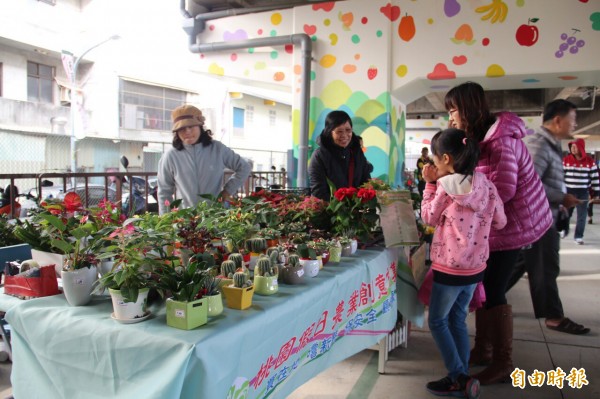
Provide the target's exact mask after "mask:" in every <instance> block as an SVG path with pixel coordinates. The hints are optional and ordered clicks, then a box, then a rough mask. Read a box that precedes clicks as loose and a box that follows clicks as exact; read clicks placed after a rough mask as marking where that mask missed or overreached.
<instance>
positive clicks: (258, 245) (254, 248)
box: [246, 237, 267, 253]
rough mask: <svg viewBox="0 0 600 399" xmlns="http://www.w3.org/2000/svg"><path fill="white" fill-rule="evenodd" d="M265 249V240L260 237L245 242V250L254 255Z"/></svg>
mask: <svg viewBox="0 0 600 399" xmlns="http://www.w3.org/2000/svg"><path fill="white" fill-rule="evenodd" d="M265 249H267V240H265V239H264V238H261V237H254V238H250V239H249V240H248V241H246V250H248V251H250V252H254V253H260V252H263V251H264V250H265Z"/></svg>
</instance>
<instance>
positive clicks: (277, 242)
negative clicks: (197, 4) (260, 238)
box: [267, 238, 279, 247]
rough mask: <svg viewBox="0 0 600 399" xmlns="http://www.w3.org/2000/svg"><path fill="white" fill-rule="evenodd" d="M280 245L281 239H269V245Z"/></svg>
mask: <svg viewBox="0 0 600 399" xmlns="http://www.w3.org/2000/svg"><path fill="white" fill-rule="evenodd" d="M278 245H279V239H277V238H273V239H270V240H267V247H276V246H278Z"/></svg>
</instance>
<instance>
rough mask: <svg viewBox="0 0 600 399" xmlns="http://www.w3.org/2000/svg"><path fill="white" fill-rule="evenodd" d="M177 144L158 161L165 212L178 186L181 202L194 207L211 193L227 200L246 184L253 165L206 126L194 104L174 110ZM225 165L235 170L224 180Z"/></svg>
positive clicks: (160, 200) (161, 207)
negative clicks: (217, 137)
mask: <svg viewBox="0 0 600 399" xmlns="http://www.w3.org/2000/svg"><path fill="white" fill-rule="evenodd" d="M171 118H172V120H173V128H172V130H173V148H169V149H168V150H167V151H166V152H165V153H164V154H163V156H162V157H161V158H160V162H159V164H158V205H159V213H160V214H161V215H162V214H164V213H166V212H168V210H169V206H168V205H167V204H168V203H170V202H171V201H173V198H174V194H175V190H177V197H178V198H181V199H182V203H181V206H182V207H184V208H190V207H193V206H196V204H198V202H200V201H202V200H204V198H203V197H201V195H205V194H208V195H211V196H213V197H219V198H222V199H223V200H225V201H226V200H229V199H231V196H232V195H233V194H234V193H235V192H236V191H237V190H238V189H239V188H240V187H241V186H242V184H243V183H244V181H245V180H246V179H247V178H248V176H249V175H250V165H249V164H248V162H246V161H244V160H243V159H242V157H240V156H239V155H238V154H236V153H235V152H234V151H233V150H231V149H230V148H229V147H227V146H225V145H224V144H223V143H221V142H219V141H214V140H213V139H212V132H211V131H210V130H207V129H204V119H205V118H204V116H203V115H202V112H201V111H200V110H199V109H198V108H196V107H194V106H192V105H182V106H180V107H177V108H175V109H174V110H173V112H172V113H171ZM225 168H228V169H231V170H232V171H233V174H232V175H231V177H230V178H229V179H228V180H227V181H226V182H224V181H223V176H224V173H225Z"/></svg>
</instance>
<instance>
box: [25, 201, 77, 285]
mask: <svg viewBox="0 0 600 399" xmlns="http://www.w3.org/2000/svg"><path fill="white" fill-rule="evenodd" d="M80 210H82V208H81V199H80V198H79V196H78V195H77V194H76V193H67V195H66V196H65V199H64V201H60V200H56V199H52V200H47V201H43V202H41V203H40V209H38V210H35V211H32V216H31V219H30V221H29V220H25V221H24V222H21V221H19V220H17V226H16V227H15V230H14V234H15V236H17V238H19V239H20V240H22V241H23V242H26V243H27V244H29V245H30V246H31V257H32V258H33V259H34V260H35V261H36V262H38V263H39V264H40V265H52V264H53V265H55V270H56V275H57V277H60V275H61V271H62V268H63V265H64V263H65V260H66V255H67V253H65V252H64V250H63V249H62V248H60V247H59V246H56V245H53V243H52V240H53V239H54V240H57V241H62V240H64V239H71V240H74V238H73V237H72V236H70V234H69V233H70V232H71V230H73V229H75V228H77V227H79V224H80V223H79V222H80V219H77V218H76V217H75V216H74V215H75V212H76V211H80ZM49 216H53V217H59V218H60V221H61V223H62V224H63V225H64V227H60V228H59V226H58V224H56V225H53V224H52V222H50V221H49V220H48V217H49ZM55 243H56V241H55Z"/></svg>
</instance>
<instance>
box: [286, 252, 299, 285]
mask: <svg viewBox="0 0 600 399" xmlns="http://www.w3.org/2000/svg"><path fill="white" fill-rule="evenodd" d="M287 262H288V263H287V264H286V265H284V266H283V267H282V271H281V274H282V281H283V282H284V283H285V284H300V283H302V282H303V281H304V267H303V266H302V265H301V264H300V257H299V256H298V255H297V254H290V256H288V259H287Z"/></svg>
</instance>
